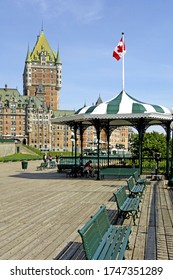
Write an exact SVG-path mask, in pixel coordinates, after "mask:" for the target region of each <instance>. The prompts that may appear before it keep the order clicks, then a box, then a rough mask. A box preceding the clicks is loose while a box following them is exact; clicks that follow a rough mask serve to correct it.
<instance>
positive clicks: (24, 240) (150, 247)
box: [0, 161, 173, 260]
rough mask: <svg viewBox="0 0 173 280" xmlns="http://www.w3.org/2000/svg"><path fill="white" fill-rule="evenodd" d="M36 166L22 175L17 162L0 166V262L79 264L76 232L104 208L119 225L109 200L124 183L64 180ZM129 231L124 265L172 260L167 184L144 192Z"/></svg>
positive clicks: (172, 203)
mask: <svg viewBox="0 0 173 280" xmlns="http://www.w3.org/2000/svg"><path fill="white" fill-rule="evenodd" d="M38 165H40V161H32V162H29V164H28V169H27V170H26V171H23V170H22V169H21V163H20V162H13V163H12V162H9V163H0V205H1V207H0V217H1V219H0V259H1V260H3V259H11V260H12V259H19V260H20V259H21V260H22V259H32V260H35V259H55V258H57V259H59V258H62V259H65V258H66V259H73V258H78V259H83V258H84V254H83V250H82V246H81V239H80V236H79V234H78V233H77V229H78V228H81V227H82V226H83V225H84V224H85V223H86V222H87V220H88V219H89V217H90V216H91V215H92V214H93V213H95V212H96V211H97V210H98V208H99V207H100V205H102V204H105V205H106V207H107V209H108V213H109V216H110V217H111V220H112V222H113V223H115V222H117V220H116V218H117V207H116V203H115V201H114V199H113V195H112V194H113V192H114V191H115V190H116V189H117V188H118V187H119V186H120V185H121V184H126V182H125V181H123V180H121V181H116V180H115V179H109V180H107V179H104V180H100V181H98V180H95V179H93V178H92V179H86V178H84V179H81V178H76V179H75V178H66V177H65V175H64V174H58V173H57V172H56V169H53V170H45V171H36V167H37V166H38ZM118 222H119V223H121V221H120V220H118ZM123 224H131V220H130V219H129V220H125V221H124V222H123ZM131 226H132V234H131V236H130V247H131V250H127V251H126V259H152V260H154V259H158V260H159V259H160V260H161V259H165V260H168V259H170V260H172V259H173V189H171V188H169V187H168V186H167V185H166V182H165V181H160V182H154V181H153V182H151V183H150V184H149V185H148V186H147V189H146V191H145V195H144V198H143V202H142V204H141V213H140V216H139V219H138V220H137V226H136V227H135V226H133V223H132V224H131ZM64 248H66V249H65V250H64ZM67 248H68V249H67ZM62 252H65V253H64V254H63V253H62ZM74 252H75V253H74Z"/></svg>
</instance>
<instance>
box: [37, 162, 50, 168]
mask: <svg viewBox="0 0 173 280" xmlns="http://www.w3.org/2000/svg"><path fill="white" fill-rule="evenodd" d="M46 168H48V162H41V164H40V166H37V170H44V169H46Z"/></svg>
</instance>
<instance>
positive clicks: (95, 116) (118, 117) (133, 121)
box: [52, 90, 172, 179]
mask: <svg viewBox="0 0 173 280" xmlns="http://www.w3.org/2000/svg"><path fill="white" fill-rule="evenodd" d="M52 122H53V123H58V124H66V125H69V126H70V127H71V129H73V130H74V138H75V164H76V156H77V152H76V151H77V149H76V147H77V146H76V145H77V131H80V141H81V153H82V147H83V132H84V130H85V129H86V128H87V127H89V126H94V127H95V129H96V135H97V143H98V146H97V161H98V162H97V164H98V173H97V179H99V151H100V147H99V146H100V145H99V143H100V132H101V130H102V129H104V130H105V132H106V135H107V143H108V147H107V148H108V162H109V140H110V135H111V133H112V131H113V130H114V129H116V128H118V127H120V126H131V127H134V128H135V129H136V130H137V131H138V135H139V159H138V160H139V170H140V174H142V140H143V136H144V133H145V131H146V129H147V128H148V127H150V126H152V125H160V126H162V127H163V128H164V130H165V132H166V143H167V146H166V147H167V149H166V176H168V172H169V141H170V124H171V122H172V114H171V111H170V110H169V109H167V108H166V107H164V106H161V105H153V104H149V103H144V102H141V101H139V100H137V99H135V98H133V97H132V96H130V95H129V94H127V93H126V92H125V91H124V90H123V91H121V92H120V93H119V94H118V95H117V96H115V97H114V98H112V99H111V100H108V101H106V102H102V103H101V104H98V105H93V106H84V107H82V108H81V109H79V110H77V111H76V112H75V114H74V115H68V116H65V117H61V118H54V119H52Z"/></svg>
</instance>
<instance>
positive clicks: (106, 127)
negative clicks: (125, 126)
mask: <svg viewBox="0 0 173 280" xmlns="http://www.w3.org/2000/svg"><path fill="white" fill-rule="evenodd" d="M104 131H105V133H106V139H107V143H108V145H107V152H108V162H107V164H108V166H109V154H110V148H109V144H110V131H111V128H110V122H109V121H108V123H107V124H106V126H104Z"/></svg>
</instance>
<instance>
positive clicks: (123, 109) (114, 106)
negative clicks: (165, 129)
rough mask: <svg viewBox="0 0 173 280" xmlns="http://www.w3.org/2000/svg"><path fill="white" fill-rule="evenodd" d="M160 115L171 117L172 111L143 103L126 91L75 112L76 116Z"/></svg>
mask: <svg viewBox="0 0 173 280" xmlns="http://www.w3.org/2000/svg"><path fill="white" fill-rule="evenodd" d="M151 113H159V114H165V115H167V114H168V115H170V114H171V111H170V110H169V109H167V108H166V107H164V106H161V105H153V104H148V103H144V102H141V101H139V100H137V99H135V98H133V97H131V96H130V95H128V94H127V93H126V92H125V91H122V92H120V94H119V95H118V96H116V97H114V98H112V99H111V100H109V101H106V102H103V103H101V104H99V105H94V106H84V107H83V108H81V109H79V110H78V111H76V112H75V114H91V115H103V114H108V115H109V114H151Z"/></svg>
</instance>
